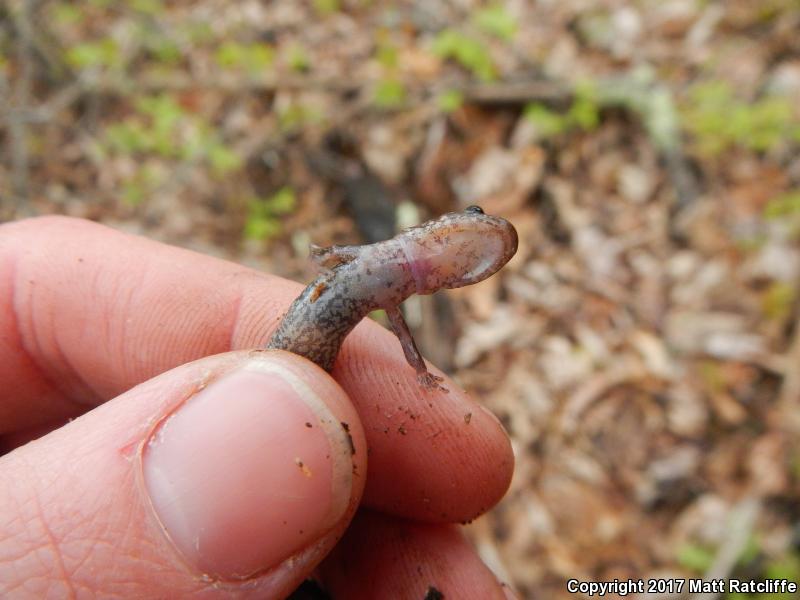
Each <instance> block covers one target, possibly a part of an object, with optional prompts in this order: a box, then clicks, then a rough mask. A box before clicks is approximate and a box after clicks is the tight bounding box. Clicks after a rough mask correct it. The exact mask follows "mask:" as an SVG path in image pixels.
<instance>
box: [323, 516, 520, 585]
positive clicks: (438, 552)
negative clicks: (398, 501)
mask: <svg viewBox="0 0 800 600" xmlns="http://www.w3.org/2000/svg"><path fill="white" fill-rule="evenodd" d="M319 572H320V574H321V579H322V581H323V583H324V585H325V587H326V588H327V590H328V591H329V592H330V593H331V595H332V596H333V597H334V598H352V599H354V600H358V599H359V598H364V599H367V598H400V599H403V598H409V599H414V600H418V599H420V598H463V599H465V600H469V599H471V598H475V599H476V600H484V599H490V598H496V599H498V600H503V599H506V598H508V597H513V596H512V595H511V594H510V592H509V593H508V595H507V592H506V590H505V588H504V586H502V585H501V584H500V583H499V582H498V581H497V579H496V578H495V577H494V575H493V574H492V572H491V571H490V570H489V569H488V568H487V567H486V565H484V564H483V562H481V560H480V558H478V556H477V554H476V553H475V550H474V549H473V548H472V547H471V546H470V544H469V543H468V542H467V541H466V540H465V539H464V537H463V536H462V535H461V533H460V532H459V531H458V529H457V528H456V527H454V526H452V525H432V524H421V523H413V522H410V521H401V520H399V519H393V518H391V517H388V516H386V515H381V514H376V513H370V512H369V511H359V513H358V514H357V515H356V518H355V519H353V522H352V524H351V526H350V527H349V528H348V530H347V533H346V534H345V536H344V538H342V541H341V542H339V544H338V545H337V546H336V548H335V549H334V551H333V552H332V553H331V554H330V556H328V558H326V559H325V561H324V562H323V563H322V565H321V568H320V570H319ZM437 592H438V594H437Z"/></svg>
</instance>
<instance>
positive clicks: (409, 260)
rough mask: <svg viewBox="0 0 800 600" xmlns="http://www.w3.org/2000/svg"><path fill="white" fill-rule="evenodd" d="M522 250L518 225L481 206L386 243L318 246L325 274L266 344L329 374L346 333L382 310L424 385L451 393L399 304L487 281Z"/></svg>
mask: <svg viewBox="0 0 800 600" xmlns="http://www.w3.org/2000/svg"><path fill="white" fill-rule="evenodd" d="M516 251H517V232H516V230H515V229H514V226H513V225H511V223H509V222H508V221H506V220H505V219H502V218H500V217H493V216H490V215H487V214H485V213H484V212H483V210H482V209H481V208H480V207H479V206H470V207H468V208H466V209H465V210H464V211H462V212H452V213H446V214H444V215H442V216H441V217H439V218H438V219H434V220H431V221H427V222H426V223H423V224H422V225H419V226H417V227H411V228H409V229H405V230H404V231H401V232H400V233H398V234H397V235H396V236H395V237H393V238H391V239H389V240H386V241H384V242H377V243H375V244H367V245H363V246H330V247H327V248H320V247H318V246H312V247H311V256H312V260H314V262H315V263H316V264H317V266H318V268H319V269H320V275H319V276H318V277H317V278H316V279H315V280H314V281H312V282H311V283H310V284H309V285H308V287H306V288H305V290H303V292H302V293H301V294H300V296H298V297H297V299H295V301H294V302H293V303H292V305H291V306H290V307H289V310H288V312H287V313H286V315H285V316H284V317H283V320H282V321H281V322H280V324H279V325H278V328H277V330H276V331H275V333H273V335H272V337H271V338H270V340H269V341H268V342H267V346H266V347H267V348H277V349H281V350H288V351H289V352H293V353H295V354H299V355H300V356H304V357H306V358H308V359H309V360H311V361H313V362H315V363H316V364H318V365H319V366H320V367H322V368H323V369H325V370H326V371H330V370H331V369H332V368H333V363H334V360H336V355H337V354H338V353H339V348H340V347H341V345H342V342H343V341H344V338H345V337H346V336H347V334H348V333H350V331H352V329H353V328H354V327H355V326H356V325H357V324H358V322H359V321H361V319H363V318H364V317H365V316H367V315H368V314H369V313H370V312H372V311H374V310H377V309H383V310H385V311H386V316H387V317H388V320H389V325H390V327H391V329H392V331H393V332H394V334H395V335H396V336H397V338H398V339H399V340H400V344H401V346H402V348H403V353H404V354H405V357H406V360H407V361H408V363H409V364H410V365H411V366H412V367H413V368H414V370H415V371H416V372H417V379H418V381H419V382H420V383H421V384H422V385H423V386H424V387H425V388H427V389H435V388H440V389H443V390H445V391H446V389H445V388H443V387H442V386H441V385H440V384H439V382H440V381H441V380H442V378H441V377H439V376H437V375H434V374H433V373H431V372H429V371H428V369H427V367H426V366H425V361H424V360H423V359H422V356H421V355H420V353H419V350H418V349H417V345H416V343H415V342H414V338H413V337H412V336H411V332H410V331H409V328H408V325H407V324H406V322H405V319H404V318H403V314H402V313H401V312H400V308H399V305H400V304H401V303H402V302H403V301H404V300H405V299H406V298H408V297H409V296H410V295H412V294H432V293H434V292H436V291H438V290H440V289H452V288H459V287H462V286H465V285H471V284H473V283H477V282H479V281H482V280H484V279H486V278H487V277H489V276H490V275H493V274H494V273H496V272H497V271H498V270H499V269H500V268H501V267H502V266H503V265H505V264H506V263H507V262H508V261H509V260H510V259H511V257H512V256H514V254H515V253H516Z"/></svg>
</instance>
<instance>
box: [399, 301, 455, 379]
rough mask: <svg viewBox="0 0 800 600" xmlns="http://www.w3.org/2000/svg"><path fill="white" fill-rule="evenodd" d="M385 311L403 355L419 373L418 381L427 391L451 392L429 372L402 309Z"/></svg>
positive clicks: (437, 377) (436, 376)
mask: <svg viewBox="0 0 800 600" xmlns="http://www.w3.org/2000/svg"><path fill="white" fill-rule="evenodd" d="M385 310H386V316H387V317H389V325H391V327H392V331H393V332H394V334H395V335H396V336H397V339H398V340H400V345H401V346H402V347H403V354H405V356H406V361H407V362H408V364H410V365H411V366H412V367H414V370H415V371H416V372H417V381H419V383H420V384H421V385H422V387H424V388H425V389H428V390H435V389H440V390H442V391H443V392H448V391H449V390H448V389H447V388H446V387H444V386H443V385H441V383H439V382H440V381H444V380H443V379H442V378H441V377H439V376H438V375H434V374H433V373H431V372H430V371H428V368H427V367H426V366H425V361H424V360H423V358H422V355H421V354H420V353H419V350H418V349H417V344H416V343H415V342H414V338H413V337H412V336H411V331H409V329H408V325H407V324H406V320H405V319H404V318H403V313H401V312H400V308H399V307H397V306H393V307H391V308H387V309H385Z"/></svg>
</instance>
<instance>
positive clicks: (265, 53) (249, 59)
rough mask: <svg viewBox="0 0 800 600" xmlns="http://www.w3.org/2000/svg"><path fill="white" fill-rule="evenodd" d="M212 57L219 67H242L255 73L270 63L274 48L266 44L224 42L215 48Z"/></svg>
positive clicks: (273, 56)
mask: <svg viewBox="0 0 800 600" xmlns="http://www.w3.org/2000/svg"><path fill="white" fill-rule="evenodd" d="M214 58H215V60H216V61H217V64H219V65H220V66H221V67H230V68H234V69H244V70H246V71H249V72H250V73H257V72H259V71H262V70H264V69H266V68H267V67H269V66H270V65H271V64H272V62H273V60H274V58H275V50H273V48H272V46H269V45H267V44H241V43H239V42H225V43H223V44H222V45H221V46H220V47H219V48H217V52H216V54H215V55H214Z"/></svg>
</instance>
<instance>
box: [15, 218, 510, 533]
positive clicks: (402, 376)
mask: <svg viewBox="0 0 800 600" xmlns="http://www.w3.org/2000/svg"><path fill="white" fill-rule="evenodd" d="M0 276H1V277H2V281H3V282H4V285H3V286H2V288H0V380H2V381H6V382H9V385H7V386H6V388H5V390H6V391H4V392H0V427H2V429H0V434H9V433H13V432H15V431H19V430H21V429H24V428H29V427H35V426H38V425H41V424H42V423H43V422H50V421H57V420H59V419H65V418H68V417H71V416H75V415H76V414H80V413H81V412H84V411H85V410H89V409H91V408H92V407H93V406H95V405H97V404H99V403H102V402H103V401H105V400H108V399H110V398H113V397H114V396H116V395H118V394H120V393H122V392H123V391H125V390H127V389H129V388H131V387H133V386H134V385H136V384H138V383H140V382H142V381H145V380H147V379H150V378H151V377H153V376H155V375H157V374H159V373H161V372H163V371H166V370H168V369H171V368H173V367H175V366H177V365H180V364H183V363H186V362H189V361H191V360H194V359H197V358H200V357H202V356H207V355H210V354H216V353H219V352H225V351H228V350H235V349H244V348H255V347H259V346H263V344H264V343H265V342H266V340H267V339H268V337H269V335H270V333H271V331H272V330H273V329H274V328H275V327H276V326H277V323H278V321H279V319H280V316H281V315H282V314H283V312H284V311H285V309H286V307H287V306H288V305H289V303H290V302H291V300H292V299H293V298H294V297H295V296H296V295H297V294H298V293H299V291H300V289H301V286H299V285H298V284H296V283H292V282H289V281H286V280H283V279H281V278H278V277H274V276H270V275H266V274H262V273H258V272H256V271H253V270H251V269H247V268H245V267H242V266H240V265H236V264H233V263H229V262H226V261H222V260H219V259H215V258H212V257H209V256H205V255H201V254H197V253H194V252H190V251H188V250H183V249H179V248H175V247H172V246H166V245H164V244H160V243H157V242H154V241H151V240H147V239H144V238H140V237H136V236H131V235H127V234H124V233H121V232H118V231H115V230H113V229H109V228H106V227H103V226H101V225H97V224H95V223H91V222H88V221H82V220H77V219H69V218H63V217H44V218H39V219H31V220H27V221H21V222H18V223H12V224H7V225H3V226H2V228H0ZM333 376H334V377H335V378H336V379H337V380H338V382H339V383H340V385H341V386H342V387H343V388H344V389H345V391H346V392H347V393H348V395H349V396H350V398H351V399H352V401H353V403H354V405H355V406H356V409H357V410H358V412H359V415H360V417H361V420H362V424H363V426H364V430H365V432H366V436H367V444H368V446H369V460H370V467H369V476H368V480H367V487H366V491H365V496H364V497H365V501H366V502H367V504H369V505H371V506H373V507H375V508H378V509H380V510H384V511H388V512H392V513H394V514H397V515H400V516H406V517H409V518H415V519H426V520H442V521H464V520H469V519H472V518H474V517H475V516H477V515H478V514H480V513H481V512H484V511H485V510H486V509H488V508H489V507H490V506H492V505H493V504H494V503H495V502H497V500H499V498H500V497H501V496H502V495H503V493H504V492H505V490H506V488H507V486H508V484H509V482H510V476H511V471H512V468H513V457H512V454H511V450H510V445H509V442H508V438H507V436H506V435H505V433H504V432H503V430H502V427H501V426H500V424H499V422H498V421H497V420H496V419H494V417H493V416H491V415H490V414H489V413H488V411H485V410H484V409H482V408H481V407H480V406H479V405H477V404H476V403H475V402H474V401H473V400H471V399H470V398H469V397H468V396H467V395H466V394H465V393H463V392H462V391H461V390H459V389H458V388H457V387H456V386H455V385H454V384H453V383H452V382H447V384H446V385H447V387H448V388H449V389H450V393H449V394H442V393H438V392H429V391H425V390H422V389H421V388H420V387H419V385H418V384H417V382H416V379H415V373H414V371H413V370H412V369H410V368H409V367H408V365H406V364H405V362H404V360H403V355H402V352H401V349H400V345H399V343H398V342H397V340H396V339H394V338H393V337H392V336H391V334H390V333H389V332H387V331H385V330H384V329H383V328H381V327H380V326H379V325H377V324H375V323H372V322H364V323H362V324H361V325H359V326H358V327H357V328H356V330H355V331H354V332H353V334H351V336H350V337H349V338H348V340H347V341H346V342H345V346H344V348H343V352H342V354H341V356H340V358H339V359H338V361H337V363H336V366H335V367H334V370H333Z"/></svg>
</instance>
